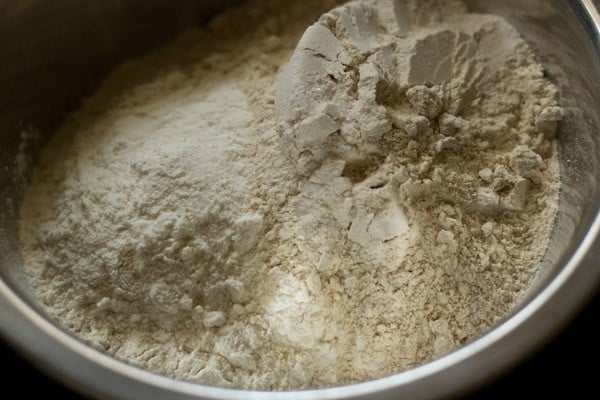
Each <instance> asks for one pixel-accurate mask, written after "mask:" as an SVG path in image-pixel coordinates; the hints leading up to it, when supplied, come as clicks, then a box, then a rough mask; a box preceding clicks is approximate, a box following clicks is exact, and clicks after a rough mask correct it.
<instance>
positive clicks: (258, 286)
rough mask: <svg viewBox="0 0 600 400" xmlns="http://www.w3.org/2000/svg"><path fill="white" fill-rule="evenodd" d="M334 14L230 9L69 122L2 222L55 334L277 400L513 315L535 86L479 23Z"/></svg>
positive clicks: (529, 272)
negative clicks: (9, 228) (16, 242)
mask: <svg viewBox="0 0 600 400" xmlns="http://www.w3.org/2000/svg"><path fill="white" fill-rule="evenodd" d="M335 3H336V2H333V1H330V2H327V1H325V2H324V1H320V0H319V1H317V0H309V1H307V2H301V3H298V4H292V5H290V4H289V3H288V2H284V1H276V0H270V1H249V2H246V3H245V4H244V5H242V6H240V7H239V8H236V9H232V10H230V11H227V12H226V13H224V14H222V15H220V16H219V17H217V18H215V19H214V20H213V21H212V22H211V24H210V25H209V26H208V28H206V29H204V30H197V31H191V32H187V33H185V34H184V35H183V36H182V37H180V38H179V39H178V40H177V41H175V42H174V43H173V44H171V45H170V46H168V47H166V48H164V49H161V50H158V51H157V52H156V53H154V54H151V55H149V56H147V57H145V58H142V59H139V60H135V61H131V62H129V63H126V64H125V65H123V66H121V67H119V68H118V69H117V70H115V71H114V72H113V74H112V75H111V76H110V77H109V78H108V79H107V80H106V81H105V82H104V84H103V85H102V87H101V88H100V89H99V90H98V92H97V93H96V94H95V95H94V96H93V97H92V98H90V99H88V100H87V101H86V102H85V104H84V105H83V106H82V108H81V109H80V110H79V111H77V112H76V113H74V114H73V115H72V116H71V117H70V118H69V119H68V121H67V122H66V123H65V124H64V126H63V127H62V128H61V129H60V131H59V132H58V133H57V135H56V136H55V138H54V139H53V141H52V142H51V143H50V144H49V146H48V147H47V148H46V150H45V151H44V154H43V157H42V160H41V162H40V164H39V166H38V168H37V169H36V171H35V174H34V177H33V180H32V182H31V185H30V186H29V187H28V188H27V190H26V193H25V196H24V200H23V204H22V207H21V225H20V240H21V250H22V254H23V259H24V265H25V270H26V274H27V276H28V279H29V282H30V284H31V287H32V289H33V291H34V293H35V294H36V296H37V298H38V299H39V301H40V303H41V304H42V306H43V307H44V308H45V309H46V310H47V312H48V313H49V314H50V315H51V316H52V317H53V318H55V319H56V320H57V321H58V322H59V323H60V324H61V325H63V326H64V327H66V328H68V329H69V330H71V331H72V332H74V333H75V334H76V335H77V336H79V337H81V338H82V339H84V340H86V341H87V342H89V343H90V344H91V345H93V346H95V347H96V348H98V349H101V350H103V351H106V352H107V353H109V354H112V355H114V356H116V357H118V358H119V359H122V360H124V361H127V362H129V363H132V364H135V365H139V366H141V367H144V368H147V369H150V370H153V371H156V372H159V373H162V374H166V375H169V376H173V377H176V378H180V379H186V380H191V381H195V382H201V383H206V384H212V385H220V386H232V387H240V388H252V389H266V390H282V389H296V388H307V387H321V386H328V385H333V384H339V383H348V382H355V381H360V380H364V379H369V378H374V377H378V376H382V375H385V374H390V373H394V372H398V371H401V370H404V369H406V368H410V367H413V366H415V365H418V364H420V363H423V362H425V361H427V360H430V359H432V358H434V357H437V356H440V355H443V354H445V353H447V352H449V351H451V350H453V349H455V348H456V347H458V346H460V345H461V344H463V343H465V342H466V341H468V340H470V339H473V338H476V337H477V336H479V335H481V334H482V333H484V332H485V331H486V330H487V329H489V328H490V327H491V326H492V325H493V324H495V323H497V322H498V321H499V320H500V319H501V318H503V317H504V316H505V315H506V314H507V313H508V312H509V311H510V310H512V309H513V308H514V307H515V306H516V305H517V304H518V303H519V301H520V300H521V299H522V295H523V293H524V291H525V290H526V289H527V288H528V286H529V283H530V281H531V279H532V278H533V276H534V274H535V272H536V268H537V265H538V263H539V261H540V259H541V257H542V256H543V254H544V252H545V248H546V245H547V242H548V238H549V233H550V230H551V227H552V223H553V220H554V215H555V213H556V207H557V205H556V203H557V198H558V188H559V176H558V167H557V160H556V154H555V151H556V150H555V145H554V140H553V135H554V132H555V130H556V126H557V123H558V121H560V119H561V116H562V112H561V109H560V108H559V107H558V106H557V90H556V88H555V87H554V86H553V85H552V84H550V83H549V82H548V81H547V80H546V79H545V78H544V75H543V71H542V67H541V66H540V65H539V64H538V63H537V62H536V61H535V59H534V56H533V54H532V53H531V51H530V50H529V48H528V47H527V45H526V43H525V42H524V41H523V40H522V39H521V38H520V36H519V35H518V33H517V32H515V30H514V29H513V28H512V27H511V26H510V25H508V24H507V23H506V22H505V21H504V20H502V19H500V18H498V17H494V16H489V15H472V14H468V13H466V11H465V10H464V8H463V7H462V5H461V4H460V3H458V2H440V1H433V0H430V1H404V2H396V1H383V0H378V1H375V0H373V1H367V0H364V1H359V2H352V3H349V4H347V5H344V6H341V7H338V8H334V7H335V6H336V4H335ZM332 8H334V9H333V11H331V12H327V10H330V9H332ZM325 12H327V13H325ZM323 13H325V14H323ZM322 14H323V15H322ZM317 20H318V22H317V23H316V24H313V22H314V21H317ZM311 24H313V25H311ZM307 27H309V28H308V30H306V28H307ZM305 30H306V32H305V33H304V35H303V36H302V33H303V32H304V31H305ZM300 36H302V38H301V39H300V41H298V39H299V38H300ZM290 56H291V59H290ZM288 60H289V62H288Z"/></svg>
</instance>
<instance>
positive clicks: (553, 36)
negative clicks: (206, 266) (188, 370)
mask: <svg viewBox="0 0 600 400" xmlns="http://www.w3.org/2000/svg"><path fill="white" fill-rule="evenodd" d="M468 4H469V6H470V7H471V8H472V9H473V10H480V11H486V12H493V13H497V14H500V15H503V16H506V17H507V18H508V19H509V20H510V21H511V22H512V23H513V24H514V25H515V26H517V28H518V29H519V30H520V31H521V32H522V33H523V36H524V37H525V38H526V39H527V40H528V41H529V42H530V43H531V44H532V45H533V46H534V47H535V48H536V49H537V50H538V52H539V54H540V55H541V58H542V60H543V61H545V62H546V63H547V65H548V68H547V74H548V76H549V77H550V79H553V80H554V81H555V82H556V83H557V84H558V85H559V86H560V87H561V89H562V93H561V94H562V102H563V104H566V105H567V106H568V113H567V120H566V121H565V123H563V124H562V126H561V130H560V134H559V147H560V158H561V173H562V177H563V190H562V194H561V203H560V212H559V217H558V219H557V221H556V227H555V231H554V233H553V237H552V241H551V244H550V247H549V250H548V254H547V255H546V258H545V261H544V263H543V266H542V271H541V272H540V274H539V276H538V277H537V280H536V283H535V285H534V287H533V288H532V290H531V292H530V294H529V297H528V300H527V301H526V302H525V303H524V304H523V305H522V307H521V308H520V309H519V310H516V311H515V312H514V313H513V314H512V315H511V316H509V317H508V318H507V319H506V320H505V321H503V322H502V323H501V324H499V325H498V326H497V327H495V328H494V329H493V330H491V331H490V332H489V333H487V334H486V335H484V336H483V337H481V338H479V339H478V340H475V341H473V342H471V343H469V344H467V345H465V346H464V347H462V348H461V349H458V350H457V351H455V352H453V353H451V354H449V355H447V356H445V357H442V358H440V359H438V360H434V361H432V362H430V363H428V364H425V365H423V366H421V367H418V368H415V369H412V370H410V371H406V372H403V373H400V374H396V375H393V376H389V377H385V378H381V379H377V380H373V381H369V382H365V383H361V384H356V385H349V386H341V387H335V388H329V389H322V390H309V391H302V392H284V393H264V392H248V391H238V390H229V389H221V388H214V387H208V386H202V385H197V384H191V383H186V382H180V381H175V380H172V379H169V378H165V377H161V376H158V375H155V374H152V373H149V372H146V371H143V370H140V369H137V368H134V367H131V366H129V365H127V364H125V363H122V362H119V361H117V360H115V359H113V358H111V357H109V356H107V355H105V354H102V353H100V352H98V351H96V350H94V349H92V348H90V347H88V346H86V345H85V344H83V343H81V342H79V341H78V340H77V339H75V338H74V337H72V336H71V335H69V334H68V333H66V332H65V331H63V330H62V329H60V328H59V327H57V326H56V325H55V324H54V323H53V322H51V321H50V320H49V319H47V318H46V317H45V316H44V314H43V313H42V312H41V311H40V310H39V309H37V308H36V306H35V304H34V302H33V301H32V299H31V297H30V295H29V294H28V290H27V287H26V285H25V283H24V282H23V280H22V279H21V277H20V275H19V271H20V258H19V254H18V251H17V246H16V223H17V219H16V210H17V209H18V205H19V192H20V186H21V180H20V179H15V176H16V175H17V172H16V171H17V170H18V168H19V165H18V164H17V163H16V161H15V160H16V155H17V153H18V149H19V145H20V143H21V140H20V132H22V131H23V130H24V128H27V129H29V130H32V129H34V130H36V131H39V133H40V134H41V137H42V139H41V143H43V142H44V141H45V138H48V137H49V136H50V135H51V134H52V132H53V130H54V129H55V128H56V126H57V125H58V124H59V123H60V122H61V121H62V120H63V119H64V117H65V115H66V114H67V113H68V112H69V111H71V110H73V109H74V108H76V107H77V104H78V102H79V100H80V99H81V98H82V97H84V96H85V95H88V94H90V93H91V92H92V90H93V89H94V87H96V85H97V84H98V82H99V80H100V79H101V77H102V76H103V75H104V74H105V73H106V72H107V71H108V70H109V69H110V67H111V66H112V65H114V64H115V63H117V62H118V61H119V60H122V59H123V58H124V57H126V56H130V55H135V54H140V53H142V52H144V51H146V50H148V49H149V48H151V47H153V46H155V45H158V44H160V43H164V42H165V41H166V40H168V39H169V38H170V37H172V36H173V35H174V34H175V33H176V32H177V31H180V30H182V29H184V28H185V27H187V26H190V25H193V24H197V23H201V22H202V21H203V20H204V18H205V17H206V16H207V15H209V14H210V13H211V10H213V9H214V8H215V6H219V7H220V6H223V2H217V1H214V2H210V1H194V0H178V1H174V2H165V1H160V0H151V1H149V0H144V1H142V0H131V1H127V2H124V1H119V0H106V1H102V2H94V1H91V0H90V1H85V2H82V1H76V0H63V1H57V2H44V1H41V0H39V1H37V0H23V1H19V2H12V1H4V0H0V57H1V58H2V60H3V61H2V63H0V334H1V335H2V336H3V338H5V339H6V340H8V341H9V342H10V343H12V344H13V345H14V346H15V347H17V348H18V349H19V350H21V351H22V353H23V354H24V355H25V356H26V357H28V358H29V359H30V360H32V361H33V362H34V363H35V364H37V365H39V366H40V367H41V368H43V369H45V370H47V371H48V372H49V373H51V374H52V375H54V376H55V377H56V378H57V379H60V380H62V381H64V382H66V383H67V384H69V385H71V386H72V387H74V388H77V389H78V390H80V391H82V392H83V393H86V394H88V395H90V396H93V397H96V398H103V399H106V398H127V399H148V400H152V399H167V398H168V399H226V398H227V399H252V398H261V399H273V398H283V399H290V400H292V399H341V398H346V399H349V398H354V399H358V398H369V399H391V398H407V399H431V398H439V397H447V396H449V395H452V394H458V393H461V392H463V391H465V390H467V389H469V388H472V387H474V386H477V385H480V384H482V383H484V382H485V381H486V380H489V379H491V378H492V377H494V376H495V375H497V374H499V373H501V372H502V371H504V370H506V369H507V368H510V367H511V366H512V365H514V364H515V363H516V362H518V361H519V360H521V359H523V358H524V357H526V356H527V355H528V354H530V353H531V352H532V351H533V350H535V349H536V348H537V347H539V346H541V345H542V344H543V343H544V341H545V340H547V339H548V338H549V337H551V336H552V335H553V334H556V333H557V332H558V330H559V329H560V328H561V327H562V326H564V324H566V323H568V322H569V320H570V318H572V317H573V316H574V314H575V313H576V311H577V310H578V309H579V307H580V306H581V305H582V304H583V302H585V300H586V299H587V298H588V297H589V295H590V294H591V293H592V292H593V291H594V290H597V289H598V283H599V281H600V215H599V211H600V186H599V185H598V180H599V179H600V135H599V134H598V126H600V125H599V121H600V19H599V15H598V13H597V11H596V9H595V7H594V4H593V2H592V1H591V0H581V1H568V2H567V1H562V0H556V1H549V0H529V1H523V0H506V1H502V0H498V1H489V0H470V1H468ZM84 5H85V6H84ZM554 64H556V65H557V66H558V67H553V65H554ZM36 147H37V146H29V147H28V149H29V150H30V151H31V152H32V153H35V149H36ZM25 176H26V175H25Z"/></svg>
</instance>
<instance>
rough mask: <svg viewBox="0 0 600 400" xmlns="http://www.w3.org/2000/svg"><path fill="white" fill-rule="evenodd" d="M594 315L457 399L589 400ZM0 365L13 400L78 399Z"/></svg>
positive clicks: (595, 307)
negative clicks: (527, 398)
mask: <svg viewBox="0 0 600 400" xmlns="http://www.w3.org/2000/svg"><path fill="white" fill-rule="evenodd" d="M597 316H600V293H598V294H597V295H596V296H595V298H593V299H592V300H591V302H590V303H589V304H588V305H587V306H586V307H585V309H583V310H582V312H581V314H579V316H578V317H577V318H576V319H575V321H574V322H573V323H572V324H571V325H570V326H569V327H567V328H566V329H565V330H564V331H563V332H562V333H561V334H560V335H559V336H558V337H557V338H555V339H554V340H553V341H551V342H550V343H549V344H547V345H546V346H545V347H544V348H543V349H542V350H541V351H539V352H538V353H537V354H535V355H534V356H533V357H531V358H530V359H528V360H527V361H525V362H524V363H523V364H521V365H520V366H518V367H516V368H515V369H513V370H512V371H511V372H510V373H509V374H508V375H505V376H503V377H501V378H500V379H499V380H496V381H495V382H493V383H492V384H490V385H488V386H486V387H485V388H483V389H481V390H479V391H477V392H475V393H473V394H471V395H469V396H467V397H463V399H466V400H479V399H490V398H492V399H493V398H499V399H500V398H502V399H510V398H515V397H516V398H521V397H522V395H525V394H529V393H531V394H535V395H534V396H533V397H532V398H537V399H539V398H545V397H547V398H556V396H557V395H560V393H563V392H564V391H565V390H566V391H567V393H568V394H569V398H591V397H595V396H594V395H593V393H596V394H597V393H598V383H599V382H598V381H599V380H600V371H599V370H598V368H596V367H594V365H595V363H597V361H598V359H599V356H600V345H599V343H598V342H597V341H600V328H599V327H598V324H597V323H596V320H597ZM0 363H1V364H0V369H2V371H3V372H2V382H3V386H4V389H3V392H4V393H19V396H18V397H19V398H29V397H31V396H35V395H39V394H43V396H44V397H45V398H55V399H64V400H75V399H78V400H82V399H84V398H83V397H81V396H79V395H77V394H75V393H74V392H72V391H70V390H69V389H66V388H65V387H63V386H62V385H61V384H59V383H56V382H55V381H53V380H52V379H50V378H47V377H46V376H45V375H44V374H42V373H41V372H38V371H37V370H36V369H35V368H34V367H33V366H32V365H30V364H29V363H27V362H26V361H24V360H22V359H21V357H20V356H19V355H18V354H17V353H15V352H14V351H13V350H12V349H11V348H10V347H8V346H7V345H6V344H4V343H3V342H0ZM11 389H12V390H11ZM590 396H591V397H590ZM2 397H3V398H4V396H2Z"/></svg>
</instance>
